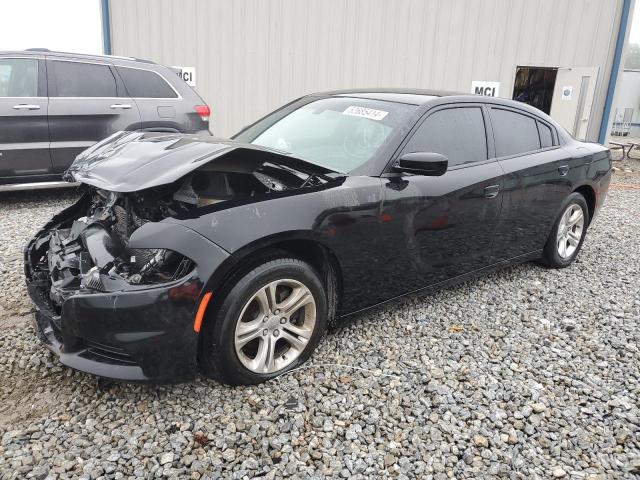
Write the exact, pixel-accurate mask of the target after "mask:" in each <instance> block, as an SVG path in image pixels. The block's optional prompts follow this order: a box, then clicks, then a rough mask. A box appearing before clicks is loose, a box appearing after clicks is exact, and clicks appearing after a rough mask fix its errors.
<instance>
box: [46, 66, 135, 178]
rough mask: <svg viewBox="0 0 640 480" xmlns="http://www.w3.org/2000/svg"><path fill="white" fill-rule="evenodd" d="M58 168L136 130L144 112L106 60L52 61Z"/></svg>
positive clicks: (49, 68)
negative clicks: (108, 139) (115, 135)
mask: <svg viewBox="0 0 640 480" xmlns="http://www.w3.org/2000/svg"><path fill="white" fill-rule="evenodd" d="M47 71H48V79H49V82H48V85H49V131H50V136H51V159H52V163H53V170H54V171H55V172H63V171H64V170H66V169H67V167H68V166H69V165H70V164H71V163H72V162H73V160H74V158H75V157H76V155H78V154H79V153H80V152H81V151H83V150H84V149H86V148H87V147H90V146H91V145H93V144H94V143H96V142H98V141H100V140H102V139H103V138H105V137H108V136H109V135H111V134H112V133H114V132H117V131H119V130H135V129H137V128H139V126H140V114H139V112H138V108H137V106H136V104H135V103H134V102H133V100H132V99H131V98H130V97H129V96H128V95H127V93H126V90H125V88H124V85H123V84H122V80H120V79H119V77H118V76H117V74H116V72H115V69H114V67H113V66H112V65H111V64H109V63H106V62H93V61H92V62H87V61H77V60H68V59H64V60H62V59H53V58H49V59H47Z"/></svg>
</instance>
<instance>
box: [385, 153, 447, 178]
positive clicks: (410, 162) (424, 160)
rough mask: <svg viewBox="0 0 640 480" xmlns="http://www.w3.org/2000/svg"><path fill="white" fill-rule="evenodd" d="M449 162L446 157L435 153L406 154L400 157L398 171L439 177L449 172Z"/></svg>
mask: <svg viewBox="0 0 640 480" xmlns="http://www.w3.org/2000/svg"><path fill="white" fill-rule="evenodd" d="M448 165H449V160H448V159H447V157H445V156H444V155H441V154H439V153H433V152H412V153H405V154H404V155H402V156H401V157H400V161H399V162H398V164H397V165H396V169H398V170H401V171H403V172H407V173H415V174H416V175H426V176H429V177H439V176H440V175H444V174H445V172H446V171H447V166H448Z"/></svg>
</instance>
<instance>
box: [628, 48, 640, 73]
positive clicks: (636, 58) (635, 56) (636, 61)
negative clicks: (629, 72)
mask: <svg viewBox="0 0 640 480" xmlns="http://www.w3.org/2000/svg"><path fill="white" fill-rule="evenodd" d="M624 68H636V69H640V44H637V43H632V44H630V45H629V50H628V51H627V58H626V59H625V62H624Z"/></svg>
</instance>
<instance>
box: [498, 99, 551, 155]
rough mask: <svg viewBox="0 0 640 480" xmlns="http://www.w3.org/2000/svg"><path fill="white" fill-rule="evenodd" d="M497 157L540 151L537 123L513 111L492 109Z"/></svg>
mask: <svg viewBox="0 0 640 480" xmlns="http://www.w3.org/2000/svg"><path fill="white" fill-rule="evenodd" d="M491 123H492V125H493V135H494V138H495V141H496V156H497V157H507V156H510V155H522V154H524V153H527V152H532V151H534V150H539V149H540V138H539V137H538V128H537V126H536V121H535V120H534V119H533V118H531V117H529V116H527V115H521V114H519V113H516V112H512V111H511V110H502V109H500V108H492V109H491Z"/></svg>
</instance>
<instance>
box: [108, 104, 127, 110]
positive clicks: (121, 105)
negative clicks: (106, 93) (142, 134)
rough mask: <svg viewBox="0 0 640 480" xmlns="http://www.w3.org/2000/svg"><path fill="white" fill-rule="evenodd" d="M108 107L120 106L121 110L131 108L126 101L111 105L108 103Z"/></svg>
mask: <svg viewBox="0 0 640 480" xmlns="http://www.w3.org/2000/svg"><path fill="white" fill-rule="evenodd" d="M109 108H113V109H114V110H115V109H116V108H120V109H122V110H129V109H130V108H131V105H129V104H128V103H114V104H113V105H110V106H109Z"/></svg>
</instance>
